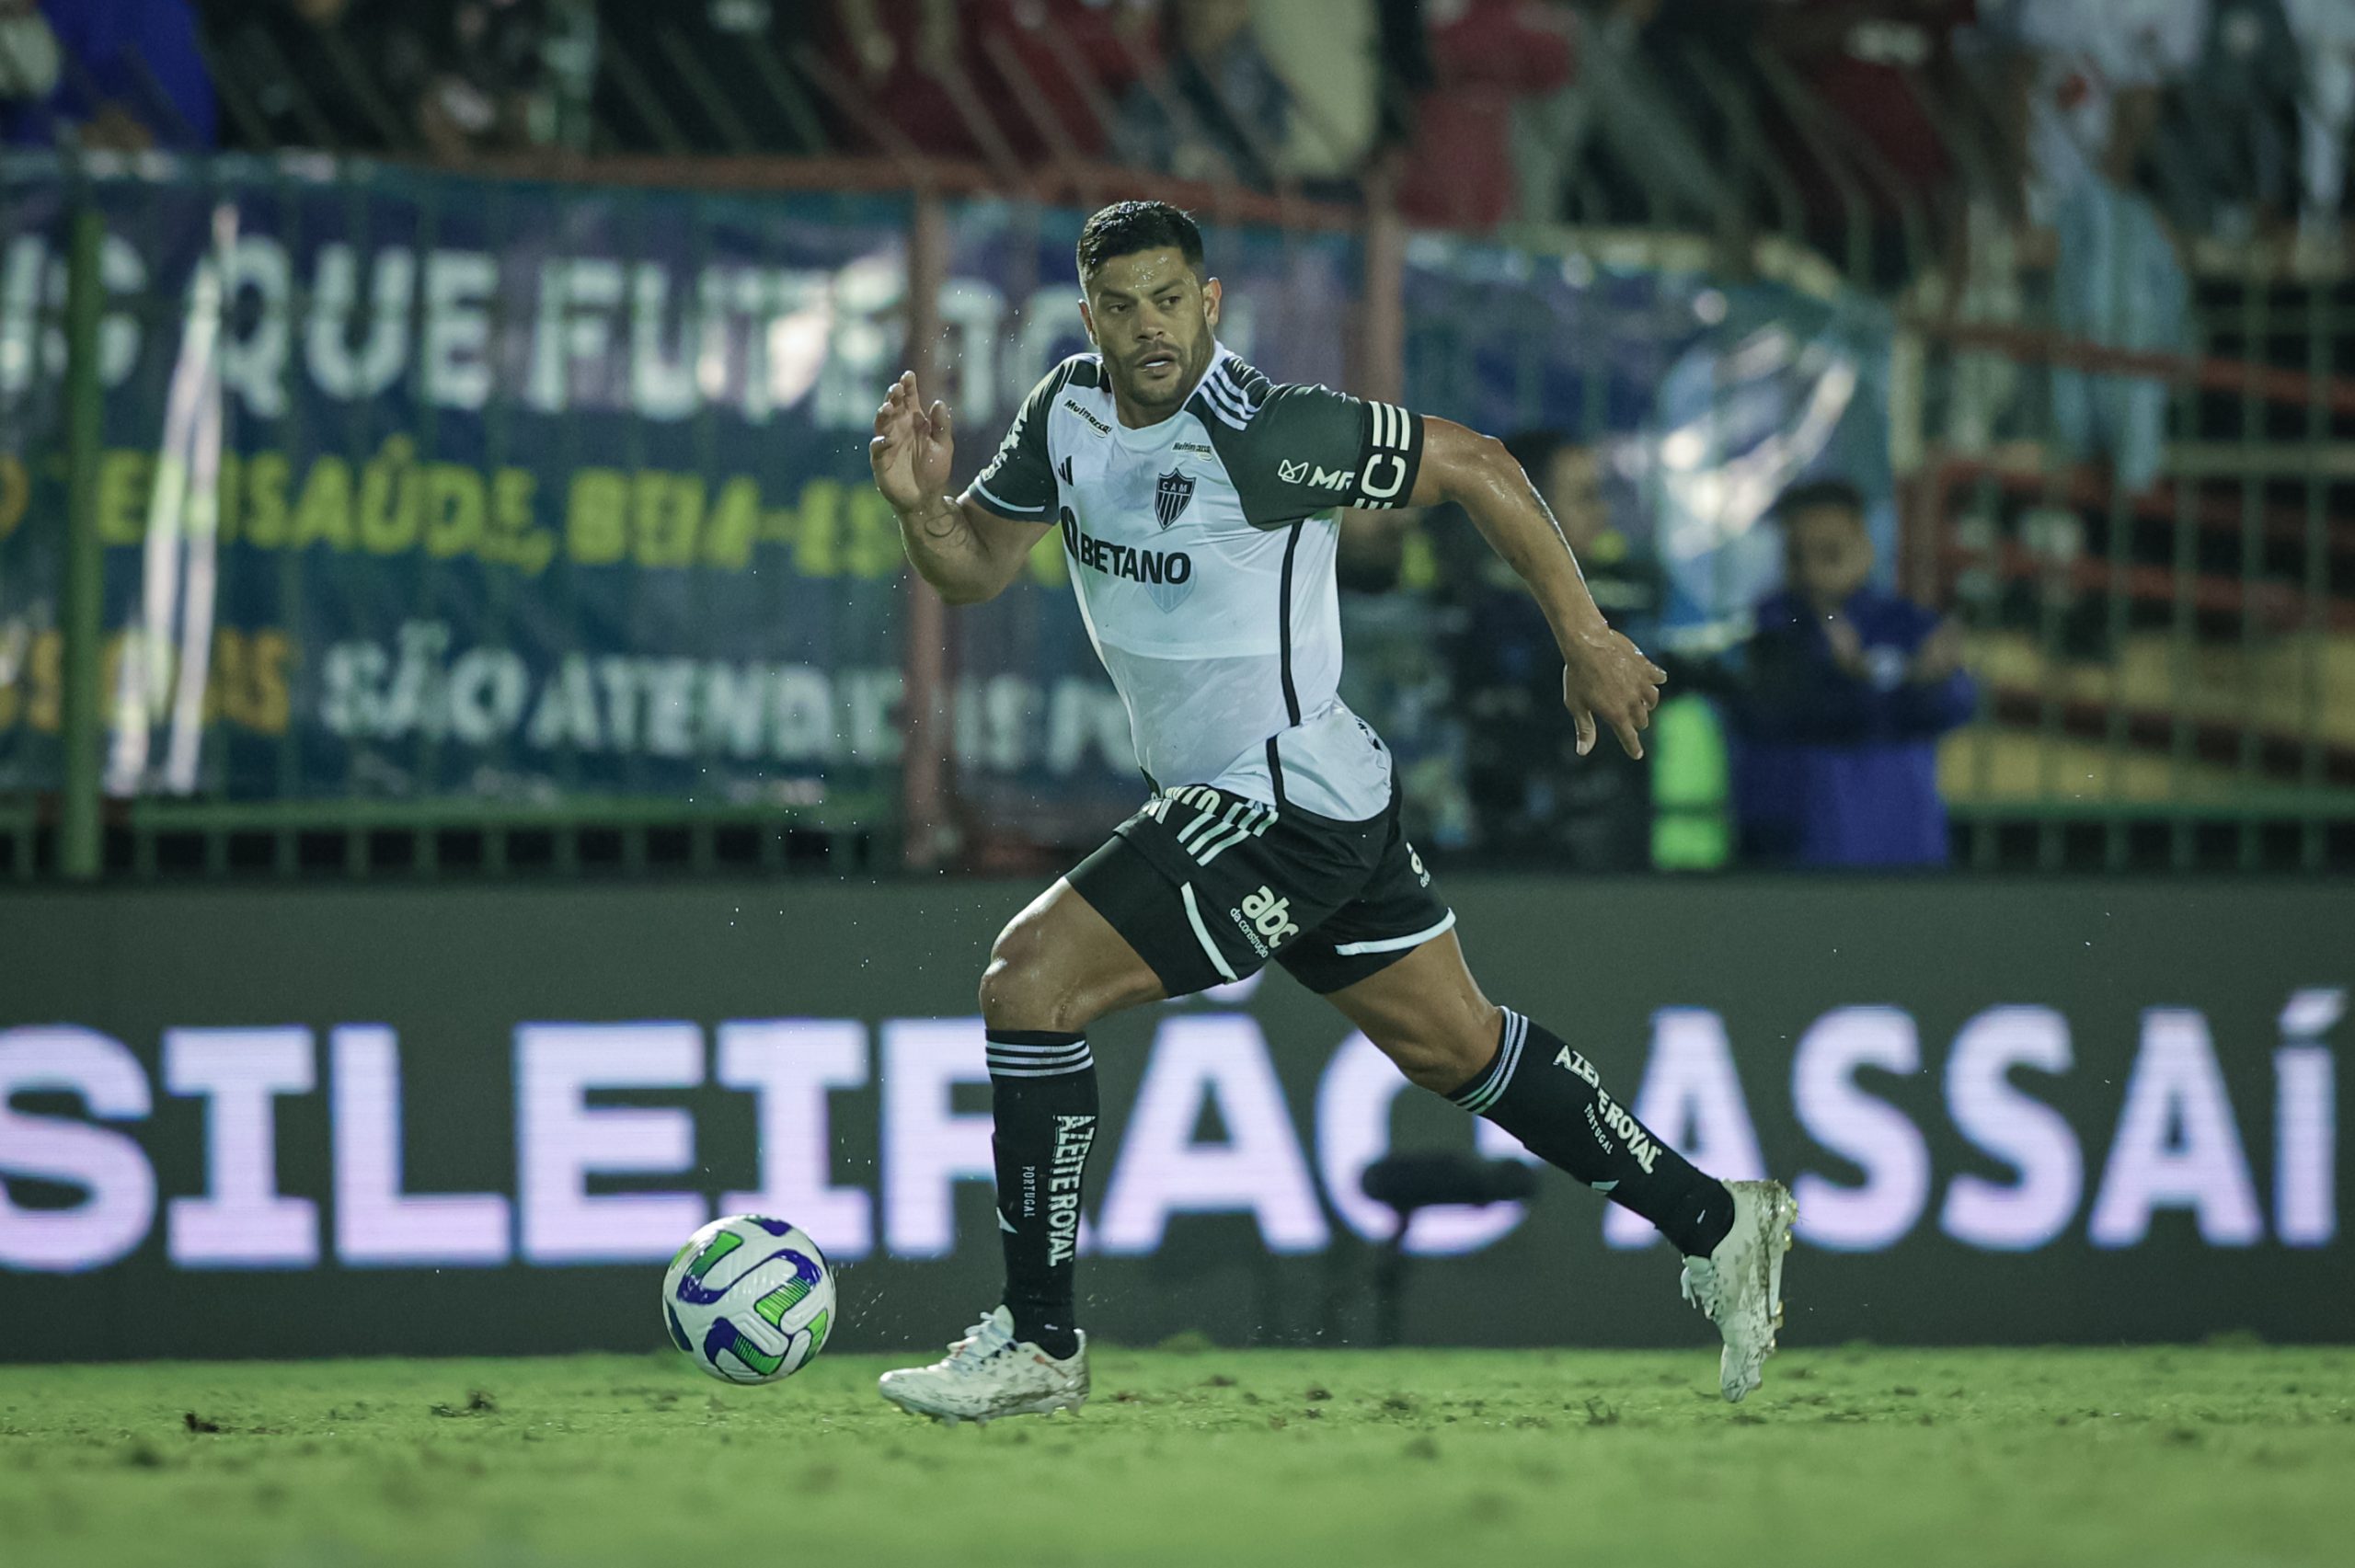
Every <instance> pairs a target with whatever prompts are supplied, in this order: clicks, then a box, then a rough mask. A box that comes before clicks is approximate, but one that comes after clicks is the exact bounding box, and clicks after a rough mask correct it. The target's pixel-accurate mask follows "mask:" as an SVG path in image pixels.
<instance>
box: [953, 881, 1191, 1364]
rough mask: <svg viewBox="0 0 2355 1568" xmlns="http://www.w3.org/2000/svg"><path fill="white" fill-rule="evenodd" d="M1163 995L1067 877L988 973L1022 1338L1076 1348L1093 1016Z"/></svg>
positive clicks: (1006, 1224) (1001, 948)
mask: <svg viewBox="0 0 2355 1568" xmlns="http://www.w3.org/2000/svg"><path fill="white" fill-rule="evenodd" d="M1161 994H1162V990H1161V981H1160V979H1158V978H1157V977H1156V976H1155V974H1154V972H1153V970H1152V969H1151V968H1149V967H1147V966H1146V964H1145V962H1144V960H1143V959H1142V958H1140V957H1138V956H1137V954H1136V950H1135V949H1134V948H1133V947H1131V946H1130V945H1129V944H1128V941H1127V939H1125V938H1124V937H1122V936H1121V935H1120V933H1119V932H1118V931H1116V930H1114V929H1113V927H1112V925H1111V922H1109V921H1107V920H1106V919H1105V918H1104V917H1103V915H1101V914H1099V913H1098V912H1097V910H1096V909H1095V908H1094V907H1093V906H1091V905H1090V904H1089V903H1088V902H1087V900H1086V898H1082V897H1081V896H1080V895H1079V893H1077V892H1076V891H1074V888H1073V887H1072V885H1071V883H1070V882H1069V881H1067V880H1061V881H1058V882H1056V883H1055V885H1054V886H1053V887H1050V888H1048V889H1047V890H1046V891H1045V892H1044V893H1041V894H1040V895H1039V897H1038V898H1035V899H1033V900H1032V901H1031V903H1030V905H1029V907H1028V908H1027V909H1025V910H1023V911H1022V912H1021V913H1020V914H1018V915H1017V916H1015V917H1014V919H1013V920H1012V921H1008V922H1007V924H1006V927H1005V930H1004V931H1002V932H1000V933H998V937H997V941H996V942H995V943H994V944H992V946H991V948H990V960H989V967H988V968H986V969H984V970H983V971H982V995H981V1003H982V1025H983V1027H984V1028H985V1029H986V1030H987V1031H988V1051H989V1069H990V1110H991V1115H992V1118H993V1122H994V1131H993V1133H992V1136H991V1147H992V1149H993V1150H994V1156H995V1163H996V1172H997V1210H998V1232H999V1234H998V1239H999V1241H1000V1242H1003V1243H1004V1250H1005V1299H1004V1304H1005V1309H1006V1310H1007V1311H1008V1312H1009V1313H1010V1314H1011V1316H1012V1318H1013V1332H1014V1334H1015V1337H1016V1338H1017V1340H1023V1341H1028V1342H1029V1343H1032V1344H1035V1345H1038V1346H1039V1347H1040V1349H1042V1350H1044V1351H1045V1352H1046V1353H1047V1354H1048V1355H1049V1356H1055V1357H1057V1358H1059V1359H1060V1358H1067V1357H1069V1356H1071V1355H1072V1354H1073V1353H1074V1351H1075V1350H1076V1349H1077V1348H1078V1325H1077V1323H1076V1322H1074V1286H1073V1258H1074V1253H1075V1252H1076V1250H1077V1246H1078V1242H1079V1201H1080V1188H1081V1183H1082V1181H1083V1179H1084V1178H1085V1176H1086V1170H1087V1156H1088V1151H1089V1150H1091V1149H1092V1148H1093V1147H1094V1145H1095V1142H1096V1126H1097V1121H1096V1118H1097V1094H1096V1061H1095V1058H1094V1057H1093V1056H1092V1055H1091V1054H1090V1052H1089V1050H1088V1048H1087V1035H1086V1030H1087V1026H1088V1025H1089V1024H1093V1023H1094V1022H1096V1020H1097V1019H1098V1018H1101V1017H1103V1016H1104V1015H1105V1014H1107V1013H1116V1012H1118V1011H1120V1009H1121V1008H1124V1007H1132V1006H1134V1005H1135V1004H1137V1003H1138V1002H1141V1001H1154V1000H1155V999H1156V998H1158V997H1159V996H1160V995H1161Z"/></svg>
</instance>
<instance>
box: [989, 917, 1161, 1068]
mask: <svg viewBox="0 0 2355 1568" xmlns="http://www.w3.org/2000/svg"><path fill="white" fill-rule="evenodd" d="M1161 995H1162V990H1161V981H1160V979H1158V978H1157V977H1155V974H1154V972H1153V970H1152V969H1151V968H1149V967H1146V965H1145V961H1144V960H1143V959H1142V958H1140V957H1138V956H1137V955H1136V949H1134V948H1132V947H1131V946H1130V945H1129V944H1128V942H1127V941H1126V939H1124V938H1123V937H1122V936H1121V935H1120V933H1119V932H1117V931H1115V930H1113V929H1112V927H1111V924H1110V922H1109V921H1106V920H1105V918H1104V917H1103V916H1102V915H1100V914H1097V912H1096V910H1094V909H1093V908H1092V907H1091V906H1090V905H1089V904H1088V902H1087V900H1086V899H1085V898H1081V897H1080V896H1079V895H1078V894H1077V893H1075V892H1074V891H1073V890H1072V886H1071V884H1070V883H1068V882H1063V881H1058V882H1057V883H1056V884H1055V885H1054V886H1053V887H1050V888H1048V889H1047V890H1046V891H1045V892H1043V893H1041V894H1040V895H1039V896H1038V898H1034V899H1032V900H1031V902H1030V906H1029V908H1028V909H1026V910H1023V911H1022V912H1021V913H1020V914H1018V915H1017V916H1015V917H1014V919H1013V920H1012V921H1008V922H1007V924H1006V927H1005V930H1004V931H1001V932H999V933H997V941H996V942H995V943H994V944H991V947H990V963H989V967H988V968H986V969H984V970H982V1022H983V1023H984V1024H987V1025H988V1026H989V1027H990V1028H992V1029H1022V1030H1052V1031H1057V1032H1065V1033H1076V1032H1078V1031H1081V1030H1084V1029H1086V1027H1087V1026H1088V1025H1089V1024H1093V1023H1094V1022H1096V1020H1097V1019H1098V1018H1101V1017H1103V1016H1104V1015H1105V1014H1106V1013H1118V1012H1119V1011H1120V1009H1122V1008H1124V1007H1134V1006H1136V1005H1137V1004H1138V1003H1139V1002H1143V1001H1159V1000H1160V999H1161Z"/></svg>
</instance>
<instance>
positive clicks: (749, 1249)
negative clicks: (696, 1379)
mask: <svg viewBox="0 0 2355 1568" xmlns="http://www.w3.org/2000/svg"><path fill="white" fill-rule="evenodd" d="M833 1318H834V1274H833V1270H832V1269H830V1268H828V1267H827V1266H826V1257H825V1254H824V1253H821V1252H820V1251H819V1250H818V1243H817V1242H813V1241H811V1240H810V1237H809V1235H808V1233H807V1232H805V1231H803V1230H798V1229H797V1228H796V1227H794V1226H791V1225H788V1224H787V1223H786V1222H785V1221H784V1220H782V1219H766V1218H764V1217H763V1216H761V1215H758V1214H737V1215H731V1216H729V1218H728V1219H715V1220H713V1221H712V1222H711V1223H710V1224H708V1225H707V1226H705V1227H704V1228H703V1229H702V1230H698V1231H696V1232H695V1234H694V1235H692V1236H690V1237H688V1238H687V1244H686V1245H685V1246H684V1247H681V1248H680V1249H679V1255H678V1256H676V1257H674V1258H672V1260H671V1266H670V1268H669V1269H668V1270H667V1271H665V1272H664V1274H663V1276H662V1322H663V1326H664V1327H666V1328H667V1329H669V1330H670V1331H671V1343H672V1344H673V1345H677V1346H678V1347H679V1348H680V1349H681V1350H684V1351H685V1352H686V1353H687V1354H688V1355H689V1356H693V1357H695V1365H696V1366H698V1367H700V1368H703V1369H704V1370H705V1371H707V1372H708V1373H710V1374H711V1375H712V1376H713V1377H715V1378H718V1379H722V1380H723V1381H726V1382H730V1383H774V1382H776V1381H778V1380H779V1379H785V1378H790V1377H791V1376H793V1374H794V1373H796V1372H798V1371H799V1370H801V1368H804V1367H807V1366H808V1365H810V1361H811V1360H812V1359H814V1358H815V1357H816V1356H817V1354H818V1351H819V1348H820V1347H821V1345H824V1344H825V1343H826V1331H827V1329H828V1328H829V1327H831V1326H832V1325H833Z"/></svg>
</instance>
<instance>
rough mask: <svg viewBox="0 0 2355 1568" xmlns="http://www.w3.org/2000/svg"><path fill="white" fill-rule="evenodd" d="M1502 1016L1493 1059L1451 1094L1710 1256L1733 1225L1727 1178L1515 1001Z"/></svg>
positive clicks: (1681, 1247) (1686, 1247) (1691, 1249)
mask: <svg viewBox="0 0 2355 1568" xmlns="http://www.w3.org/2000/svg"><path fill="white" fill-rule="evenodd" d="M1504 1015H1505V1022H1504V1028H1503V1030H1502V1031H1501V1038H1500V1039H1499V1042H1498V1046H1497V1054H1496V1058H1495V1059H1494V1060H1492V1061H1490V1062H1489V1063H1488V1066H1487V1067H1485V1068H1483V1069H1481V1070H1480V1071H1479V1072H1477V1073H1476V1074H1474V1075H1473V1078H1472V1082H1469V1083H1466V1084H1465V1085H1464V1087H1463V1088H1461V1089H1458V1090H1457V1091H1456V1092H1455V1093H1453V1094H1450V1095H1449V1096H1448V1098H1449V1099H1450V1100H1453V1101H1454V1102H1455V1103H1456V1104H1459V1105H1461V1106H1463V1107H1464V1108H1465V1110H1467V1111H1470V1112H1471V1113H1472V1114H1473V1115H1475V1116H1486V1117H1488V1119H1489V1120H1490V1121H1492V1122H1494V1123H1496V1124H1497V1125H1498V1126H1499V1127H1502V1128H1504V1129H1505V1130H1506V1131H1507V1132H1509V1133H1511V1134H1512V1135H1513V1136H1514V1137H1515V1138H1517V1139H1521V1141H1522V1143H1523V1144H1524V1145H1526V1146H1527V1147H1528V1150H1529V1151H1530V1152H1531V1153H1532V1154H1534V1155H1536V1156H1537V1157H1538V1158H1539V1159H1541V1160H1543V1161H1545V1162H1546V1163H1547V1164H1549V1165H1554V1166H1557V1167H1559V1168H1560V1169H1562V1170H1565V1171H1568V1173H1570V1174H1571V1175H1573V1176H1576V1177H1577V1178H1578V1179H1579V1180H1580V1181H1582V1182H1584V1183H1586V1184H1587V1185H1589V1186H1591V1187H1593V1188H1594V1189H1595V1190H1596V1191H1597V1192H1600V1193H1602V1194H1603V1196H1606V1197H1608V1198H1609V1199H1610V1200H1611V1201H1612V1202H1614V1203H1615V1204H1618V1205H1620V1206H1621V1207H1625V1208H1630V1209H1633V1210H1635V1212H1637V1214H1640V1215H1642V1216H1643V1217H1644V1218H1645V1219H1648V1220H1650V1221H1651V1222H1652V1223H1653V1224H1654V1225H1657V1226H1659V1227H1660V1234H1662V1235H1663V1236H1666V1237H1667V1238H1668V1239H1669V1240H1670V1241H1671V1242H1675V1243H1676V1248H1677V1251H1679V1252H1681V1253H1684V1254H1686V1255H1687V1256H1695V1255H1698V1256H1706V1255H1707V1253H1709V1252H1710V1251H1712V1250H1713V1249H1714V1248H1715V1247H1716V1246H1717V1243H1718V1242H1721V1241H1723V1240H1725V1236H1726V1232H1727V1231H1729V1230H1732V1229H1733V1196H1732V1195H1731V1194H1729V1193H1728V1192H1727V1191H1726V1189H1725V1184H1724V1183H1722V1182H1719V1181H1717V1179H1716V1178H1715V1177H1712V1176H1707V1175H1704V1174H1703V1173H1701V1172H1700V1171H1698V1170H1696V1169H1695V1168H1694V1165H1693V1162H1691V1161H1689V1160H1687V1159H1685V1158H1684V1156H1683V1155H1682V1154H1679V1153H1678V1152H1677V1151H1676V1150H1673V1149H1671V1148H1670V1147H1668V1145H1666V1144H1665V1143H1662V1142H1661V1141H1660V1139H1657V1138H1655V1137H1653V1136H1652V1134H1651V1129H1649V1128H1648V1127H1645V1126H1644V1124H1643V1123H1641V1122H1639V1121H1637V1119H1636V1118H1635V1116H1633V1115H1632V1114H1630V1113H1629V1112H1628V1110H1627V1109H1626V1106H1624V1105H1622V1104H1619V1102H1618V1101H1616V1100H1614V1099H1613V1098H1612V1097H1611V1096H1610V1095H1609V1094H1608V1093H1604V1092H1603V1085H1602V1082H1601V1077H1602V1075H1601V1074H1599V1073H1598V1072H1596V1071H1595V1070H1594V1064H1593V1063H1592V1062H1591V1061H1589V1060H1587V1059H1586V1058H1585V1057H1583V1056H1580V1054H1579V1053H1578V1052H1577V1051H1574V1050H1572V1049H1571V1048H1570V1047H1568V1046H1566V1045H1564V1044H1563V1043H1562V1042H1561V1040H1560V1039H1559V1038H1558V1037H1557V1036H1554V1035H1552V1034H1550V1033H1548V1032H1547V1031H1546V1030H1545V1029H1543V1028H1541V1027H1539V1026H1538V1025H1537V1024H1532V1023H1531V1022H1530V1021H1529V1020H1528V1019H1526V1018H1523V1017H1522V1015H1521V1014H1520V1013H1515V1012H1514V1011H1513V1010H1512V1009H1511V1008H1510V1007H1508V1008H1506V1009H1505V1010H1504Z"/></svg>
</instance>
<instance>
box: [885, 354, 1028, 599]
mask: <svg viewBox="0 0 2355 1568" xmlns="http://www.w3.org/2000/svg"><path fill="white" fill-rule="evenodd" d="M951 426H952V419H951V417H950V415H949V412H948V404H946V403H937V402H936V403H935V404H933V405H932V406H931V407H930V408H929V409H927V408H926V407H925V406H924V400H923V398H922V397H921V396H920V395H918V394H917V391H916V378H915V375H914V373H913V372H910V373H908V374H906V375H903V376H902V377H901V378H900V379H899V380H898V381H896V382H894V383H891V390H890V393H888V394H887V395H885V396H884V399H883V406H882V407H880V408H879V409H877V410H876V411H875V439H874V440H873V441H870V442H868V443H867V461H868V462H869V463H870V464H872V465H873V466H874V469H875V487H876V488H877V489H878V490H880V491H881V492H883V498H884V499H885V500H887V501H889V502H890V503H891V509H892V510H893V511H894V512H897V513H898V514H899V518H900V539H901V542H902V544H905V545H906V546H907V551H908V559H909V560H910V561H911V562H912V563H913V564H914V566H915V568H916V572H917V574H918V575H919V576H921V577H922V578H924V580H925V581H926V582H928V583H930V584H932V586H933V587H934V588H936V589H939V591H940V597H941V598H943V599H945V600H947V601H948V602H949V603H951V604H979V603H981V602H982V601H983V600H987V599H995V598H996V597H997V596H998V595H999V594H1001V593H1003V592H1005V589H1006V585H1007V584H1009V583H1011V582H1012V581H1013V580H1014V578H1015V577H1016V575H1017V573H1019V572H1020V571H1021V570H1022V564H1023V562H1024V561H1025V560H1027V559H1028V557H1029V555H1030V547H1031V546H1032V545H1033V544H1037V543H1038V542H1039V535H1040V533H1042V532H1045V530H1046V526H1047V525H1048V524H1049V523H1051V521H1053V519H1052V510H1053V508H1052V490H1051V488H1050V489H1049V491H1048V497H1049V499H1048V501H1047V502H1046V503H1045V504H1042V505H1041V506H1040V507H1039V508H1038V510H1039V511H1040V517H1039V519H1038V521H1035V522H1033V521H1026V520H1023V519H1019V518H1014V517H1007V516H1004V515H1002V514H1000V513H999V512H997V511H995V510H993V509H991V508H990V506H989V505H988V504H987V502H986V501H985V500H984V499H983V498H981V497H980V496H979V495H977V494H976V490H975V489H970V488H969V489H968V490H967V491H966V492H965V494H964V495H963V496H962V497H952V496H950V495H949V494H948V464H949V458H950V455H951V453H952V450H953V440H952V435H953V432H952V429H951ZM1018 434H1019V427H1017V435H1018ZM1040 434H1041V436H1043V431H1041V432H1040ZM1012 444H1013V443H1012V441H1009V446H1011V445H1012ZM1004 465H1005V453H1001V454H1000V462H999V464H995V465H993V470H992V471H993V472H996V471H997V470H998V468H1000V467H1002V466H1004ZM1041 466H1043V460H1041ZM983 478H984V479H986V478H988V475H983ZM1047 482H1048V484H1049V485H1050V486H1051V484H1052V475H1048V481H1047ZM1033 484H1034V486H1035V479H1034V480H1033ZM1009 487H1011V486H1009Z"/></svg>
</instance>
